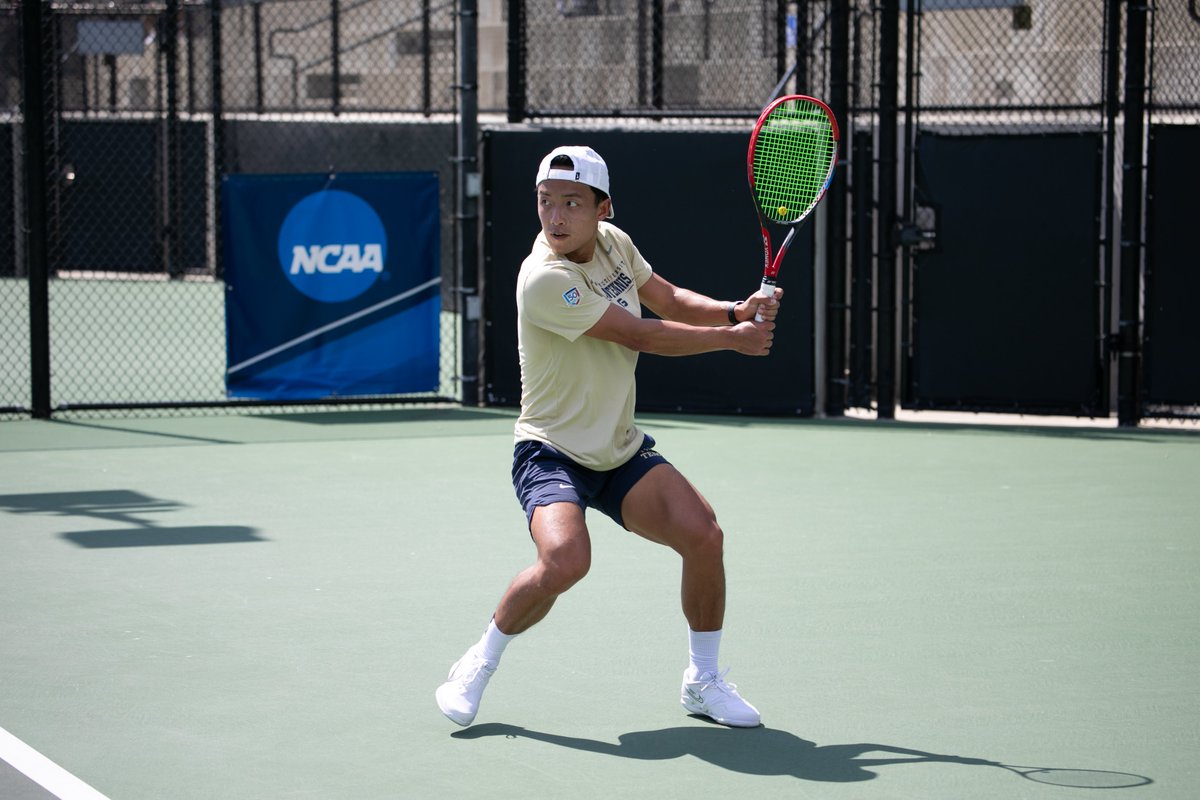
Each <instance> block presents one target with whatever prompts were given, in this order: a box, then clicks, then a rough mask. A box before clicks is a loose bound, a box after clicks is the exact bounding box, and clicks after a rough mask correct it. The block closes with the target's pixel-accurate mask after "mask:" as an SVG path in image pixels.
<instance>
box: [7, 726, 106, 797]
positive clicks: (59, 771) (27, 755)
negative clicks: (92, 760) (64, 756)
mask: <svg viewBox="0 0 1200 800" xmlns="http://www.w3.org/2000/svg"><path fill="white" fill-rule="evenodd" d="M0 760H3V761H7V762H8V763H9V764H11V765H12V766H13V768H15V769H16V770H17V771H18V772H20V773H21V774H23V775H24V776H25V777H26V778H29V780H31V781H33V782H34V783H36V784H37V785H38V786H41V787H42V788H43V789H45V790H46V791H47V792H49V793H50V794H52V795H54V796H55V797H57V798H59V800H109V798H108V797H107V796H105V795H102V794H100V792H97V791H96V790H95V789H93V788H92V787H91V786H88V785H87V784H86V783H84V782H83V781H81V780H79V778H76V777H75V776H74V775H72V774H71V773H69V772H67V771H66V770H65V769H63V768H62V767H60V766H59V765H58V764H55V763H54V762H53V761H51V760H50V759H48V758H46V757H45V756H44V755H42V754H41V753H39V752H38V751H37V750H34V749H33V748H32V747H30V746H29V745H27V744H25V743H24V742H22V741H21V740H20V739H18V738H17V737H15V736H13V735H12V734H11V733H9V732H8V731H6V730H4V728H0Z"/></svg>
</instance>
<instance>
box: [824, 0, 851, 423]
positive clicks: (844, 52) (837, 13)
mask: <svg viewBox="0 0 1200 800" xmlns="http://www.w3.org/2000/svg"><path fill="white" fill-rule="evenodd" d="M831 14H832V19H831V22H830V42H829V45H830V53H829V72H830V75H829V107H830V109H831V110H832V111H833V114H834V116H835V117H837V119H839V120H841V121H842V124H843V126H844V129H845V130H847V131H848V130H849V129H850V125H849V122H850V91H849V89H850V2H849V0H835V2H834V3H833V8H832V9H831ZM848 139H849V137H848V136H843V137H842V140H841V142H840V143H839V149H840V151H841V152H839V153H838V159H839V160H840V161H842V163H845V162H846V149H847V142H848ZM825 210H826V217H825V223H826V227H825V237H826V239H825V240H826V242H827V243H828V246H827V248H826V253H827V259H828V261H827V262H826V267H825V269H826V273H825V275H826V280H825V309H826V317H825V319H826V323H825V409H824V411H825V415H826V416H829V417H840V416H842V414H843V413H845V410H846V383H847V375H846V311H847V309H848V306H847V304H846V181H845V180H844V178H843V177H842V176H840V175H839V176H835V180H834V182H833V183H832V184H831V185H830V187H829V197H827V198H826V208H825Z"/></svg>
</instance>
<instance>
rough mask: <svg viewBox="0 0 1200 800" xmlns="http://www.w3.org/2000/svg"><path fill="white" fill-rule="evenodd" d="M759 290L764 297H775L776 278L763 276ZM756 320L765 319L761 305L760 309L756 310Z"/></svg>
mask: <svg viewBox="0 0 1200 800" xmlns="http://www.w3.org/2000/svg"><path fill="white" fill-rule="evenodd" d="M758 291H759V293H760V294H761V295H762V296H763V297H766V298H768V299H770V298H772V297H774V296H775V280H774V279H773V278H763V280H762V285H761V286H759V287H758ZM754 321H755V322H762V321H763V315H762V306H759V307H758V309H757V310H756V311H755V312H754Z"/></svg>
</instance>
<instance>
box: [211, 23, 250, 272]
mask: <svg viewBox="0 0 1200 800" xmlns="http://www.w3.org/2000/svg"><path fill="white" fill-rule="evenodd" d="M221 3H222V0H212V8H211V9H210V11H209V21H210V24H211V28H212V126H213V131H212V142H213V143H212V148H213V187H212V192H213V231H214V233H213V243H214V245H215V247H214V253H213V275H214V277H216V278H217V279H218V280H220V279H221V278H222V277H223V276H224V275H225V264H224V259H223V258H222V255H221V247H222V238H221V178H223V177H224V175H225V120H224V118H223V116H222V115H223V112H224V96H223V93H224V85H223V84H222V82H221ZM255 8H256V9H257V8H258V4H257V3H256V4H255ZM255 48H256V49H257V48H258V43H257V41H256V43H255ZM258 98H259V103H260V104H261V102H262V93H261V92H260V93H259V95H258Z"/></svg>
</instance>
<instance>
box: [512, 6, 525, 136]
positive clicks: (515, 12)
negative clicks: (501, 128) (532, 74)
mask: <svg viewBox="0 0 1200 800" xmlns="http://www.w3.org/2000/svg"><path fill="white" fill-rule="evenodd" d="M525 101H526V97H525V0H509V2H508V121H509V122H520V121H522V120H523V119H525Z"/></svg>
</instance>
